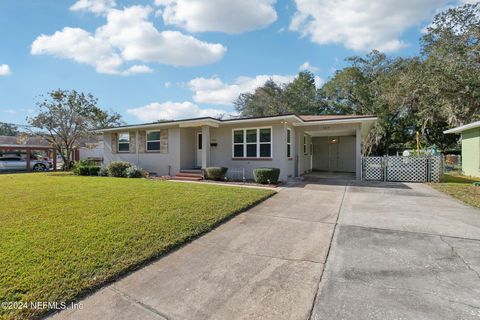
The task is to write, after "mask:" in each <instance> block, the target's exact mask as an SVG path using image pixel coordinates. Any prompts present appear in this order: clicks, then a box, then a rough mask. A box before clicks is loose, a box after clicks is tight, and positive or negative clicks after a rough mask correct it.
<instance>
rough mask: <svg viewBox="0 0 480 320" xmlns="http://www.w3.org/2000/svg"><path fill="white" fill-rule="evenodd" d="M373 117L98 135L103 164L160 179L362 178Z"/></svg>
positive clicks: (127, 129)
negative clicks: (261, 174) (216, 171)
mask: <svg viewBox="0 0 480 320" xmlns="http://www.w3.org/2000/svg"><path fill="white" fill-rule="evenodd" d="M376 119H377V118H376V117H375V116H369V115H307V116H297V115H294V114H287V115H279V116H269V117H252V118H239V119H226V120H221V119H215V118H212V117H204V118H194V119H185V120H175V121H165V122H155V123H146V124H137V125H128V126H121V127H115V128H108V129H103V130H100V131H101V132H102V133H103V135H104V137H103V140H104V155H103V156H104V163H106V164H108V163H109V162H111V161H128V162H131V163H134V164H136V165H137V166H139V167H141V168H143V169H145V170H147V171H149V172H153V173H155V174H157V175H159V176H160V175H162V176H163V175H168V176H174V175H176V174H178V173H179V172H181V171H182V170H185V171H187V172H188V171H189V170H192V169H200V168H206V167H211V166H222V167H228V168H229V171H230V172H239V171H242V172H244V176H245V178H247V179H251V178H252V177H253V169H254V168H257V167H275V168H279V169H280V179H281V180H287V179H288V178H291V177H297V176H299V175H302V174H304V173H307V172H310V171H312V170H323V171H332V172H351V173H355V174H356V177H357V179H359V178H360V175H361V144H362V140H363V139H364V138H365V137H366V135H367V134H368V131H369V130H370V129H371V127H372V126H373V125H374V123H375V121H376Z"/></svg>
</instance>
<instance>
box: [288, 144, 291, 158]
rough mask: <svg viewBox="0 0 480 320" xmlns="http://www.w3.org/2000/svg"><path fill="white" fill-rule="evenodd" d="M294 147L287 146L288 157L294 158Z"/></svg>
mask: <svg viewBox="0 0 480 320" xmlns="http://www.w3.org/2000/svg"><path fill="white" fill-rule="evenodd" d="M291 148H292V146H291V145H289V144H287V157H289V158H291V157H292V151H291Z"/></svg>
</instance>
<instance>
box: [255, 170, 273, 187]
mask: <svg viewBox="0 0 480 320" xmlns="http://www.w3.org/2000/svg"><path fill="white" fill-rule="evenodd" d="M279 176H280V169H278V168H255V169H253V178H254V179H255V182H256V183H263V184H265V183H268V184H270V183H277V182H278V177H279Z"/></svg>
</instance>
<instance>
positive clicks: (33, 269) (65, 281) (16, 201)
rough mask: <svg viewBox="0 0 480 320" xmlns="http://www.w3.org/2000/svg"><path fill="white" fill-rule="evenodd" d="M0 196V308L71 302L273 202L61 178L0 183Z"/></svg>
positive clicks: (188, 187)
mask: <svg viewBox="0 0 480 320" xmlns="http://www.w3.org/2000/svg"><path fill="white" fill-rule="evenodd" d="M0 190H1V192H0V221H1V224H0V302H5V301H7V302H12V301H22V302H34V301H49V302H53V301H57V302H62V301H70V300H72V299H75V298H76V297H78V296H79V295H82V294H84V293H87V292H88V291H90V290H92V289H93V288H95V287H98V286H100V285H102V284H104V283H106V282H108V281H110V280H113V279H115V278H116V277H118V276H119V275H121V274H124V273H125V272H126V271H128V270H132V269H134V268H135V267H138V266H140V265H142V264H143V263H145V262H147V261H149V260H152V259H154V258H155V257H158V256H160V255H162V254H164V253H166V252H167V251H169V250H171V249H172V248H174V247H175V246H178V245H179V244H182V243H184V242H186V241H188V240H189V239H192V238H193V237H195V236H198V235H200V234H202V233H204V232H206V231H208V230H210V229H211V228H213V227H214V226H215V225H217V224H218V223H220V222H221V221H222V220H224V219H226V218H228V217H229V216H232V215H234V214H235V213H238V212H241V211H243V210H245V209H246V208H248V207H250V206H252V205H254V204H256V203H258V202H260V201H262V200H263V199H266V198H267V197H269V196H271V195H272V194H273V193H274V192H273V191H270V190H265V189H251V188H239V187H225V186H218V185H206V184H205V185H203V184H187V183H175V182H162V181H158V180H157V181H154V180H146V179H122V178H106V177H77V176H72V175H67V174H59V173H36V174H35V173H34V174H16V175H13V174H6V175H0ZM45 311H46V310H43V311H42V310H34V309H23V310H7V309H3V308H1V307H0V318H2V319H29V318H34V317H37V316H39V315H40V314H42V312H45Z"/></svg>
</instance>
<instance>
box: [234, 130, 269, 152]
mask: <svg viewBox="0 0 480 320" xmlns="http://www.w3.org/2000/svg"><path fill="white" fill-rule="evenodd" d="M261 129H270V141H269V142H260V130H261ZM247 130H256V132H257V141H256V142H247ZM235 131H242V132H243V142H241V143H238V142H237V143H236V142H235ZM248 144H256V146H257V150H256V151H257V156H256V157H247V145H248ZM261 144H270V156H269V157H262V156H260V145H261ZM235 145H243V157H236V156H235ZM272 155H273V127H271V126H270V127H268V126H267V127H253V128H234V129H232V159H234V160H271V159H272Z"/></svg>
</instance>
